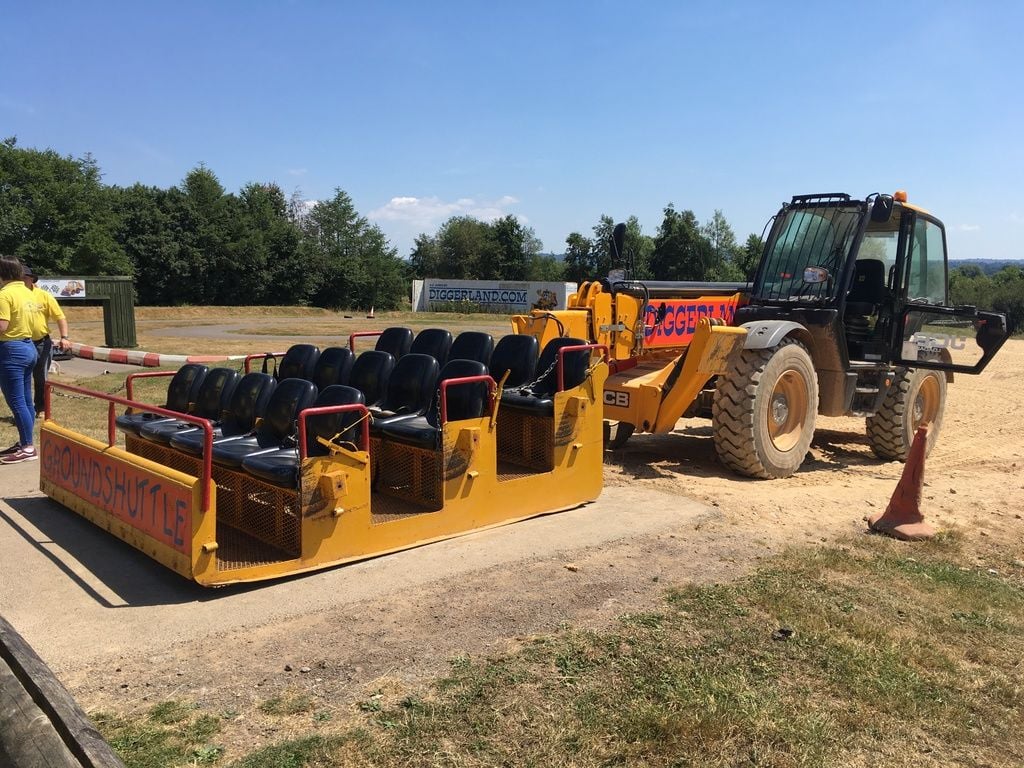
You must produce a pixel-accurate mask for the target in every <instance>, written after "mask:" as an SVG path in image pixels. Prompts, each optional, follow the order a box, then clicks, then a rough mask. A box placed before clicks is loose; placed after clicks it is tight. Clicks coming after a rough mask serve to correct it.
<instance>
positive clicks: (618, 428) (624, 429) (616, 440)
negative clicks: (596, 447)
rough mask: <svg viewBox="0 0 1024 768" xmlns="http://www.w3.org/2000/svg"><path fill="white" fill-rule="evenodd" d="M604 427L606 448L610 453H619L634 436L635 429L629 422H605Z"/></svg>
mask: <svg viewBox="0 0 1024 768" xmlns="http://www.w3.org/2000/svg"><path fill="white" fill-rule="evenodd" d="M603 426H604V447H605V448H607V449H608V450H609V451H617V450H619V448H621V447H622V446H624V445H625V444H626V442H627V441H628V440H629V438H630V437H632V435H633V430H634V429H635V427H634V426H633V425H632V424H630V423H629V422H627V421H608V420H605V421H604V423H603Z"/></svg>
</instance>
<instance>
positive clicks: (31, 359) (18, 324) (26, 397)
mask: <svg viewBox="0 0 1024 768" xmlns="http://www.w3.org/2000/svg"><path fill="white" fill-rule="evenodd" d="M0 283H2V284H3V288H0V390H3V395H4V400H6V401H7V405H8V406H9V407H10V409H11V413H13V414H14V423H15V424H16V425H17V427H18V442H17V443H15V444H14V445H12V446H11V447H10V448H8V449H7V450H5V451H0V464H18V463H20V462H22V461H34V460H35V459H37V458H38V456H37V454H36V449H35V445H34V443H33V441H32V428H33V427H34V426H35V411H34V409H33V407H32V369H33V368H34V367H35V364H36V347H35V344H33V343H32V324H31V315H32V313H33V312H34V308H35V301H34V299H33V298H32V292H31V291H29V289H28V288H26V287H25V283H24V281H23V280H22V266H21V262H20V261H18V260H17V259H13V258H10V257H8V256H4V257H3V258H0Z"/></svg>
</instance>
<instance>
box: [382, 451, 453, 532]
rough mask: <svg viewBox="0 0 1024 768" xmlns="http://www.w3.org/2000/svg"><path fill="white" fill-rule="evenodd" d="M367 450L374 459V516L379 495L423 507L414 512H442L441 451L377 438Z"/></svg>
mask: <svg viewBox="0 0 1024 768" xmlns="http://www.w3.org/2000/svg"><path fill="white" fill-rule="evenodd" d="M370 449H371V452H372V453H371V455H373V456H374V457H375V458H374V465H373V466H374V472H373V479H372V482H373V491H374V498H373V502H372V504H373V509H374V512H375V513H376V510H377V507H378V506H379V505H378V494H380V493H385V494H388V495H390V496H394V497H396V498H398V499H402V500H404V501H408V502H412V503H414V504H416V505H417V506H421V507H423V509H419V510H416V511H420V512H422V511H429V510H439V509H441V507H442V506H443V504H444V487H443V482H442V476H441V471H442V462H443V454H442V453H441V452H440V451H429V450H426V449H424V448H416V447H414V446H411V445H404V444H402V443H397V442H392V441H390V440H381V439H379V438H375V439H373V440H371V443H370ZM374 517H375V518H376V515H374ZM375 521H376V520H375Z"/></svg>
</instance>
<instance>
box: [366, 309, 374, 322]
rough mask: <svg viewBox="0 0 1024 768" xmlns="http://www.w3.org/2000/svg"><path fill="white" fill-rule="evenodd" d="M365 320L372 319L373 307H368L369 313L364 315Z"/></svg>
mask: <svg viewBox="0 0 1024 768" xmlns="http://www.w3.org/2000/svg"><path fill="white" fill-rule="evenodd" d="M366 319H367V320H373V307H370V314H368V315H367V316H366Z"/></svg>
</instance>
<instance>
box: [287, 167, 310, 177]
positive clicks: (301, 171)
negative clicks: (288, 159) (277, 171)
mask: <svg viewBox="0 0 1024 768" xmlns="http://www.w3.org/2000/svg"><path fill="white" fill-rule="evenodd" d="M307 173H309V169H308V168H289V169H288V175H289V176H305V175H306V174H307Z"/></svg>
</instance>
